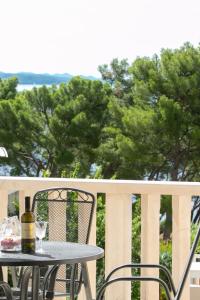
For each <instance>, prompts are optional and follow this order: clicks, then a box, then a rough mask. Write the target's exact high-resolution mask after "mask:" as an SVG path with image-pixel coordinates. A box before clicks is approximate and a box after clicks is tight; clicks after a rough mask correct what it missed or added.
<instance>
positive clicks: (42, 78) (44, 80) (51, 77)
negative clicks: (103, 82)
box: [0, 72, 97, 84]
mask: <svg viewBox="0 0 200 300" xmlns="http://www.w3.org/2000/svg"><path fill="white" fill-rule="evenodd" d="M10 77H17V78H18V81H19V84H59V83H62V82H67V81H69V80H70V79H71V78H72V77H73V76H72V75H70V74H68V73H64V74H48V73H44V74H36V73H30V72H20V73H4V72H0V78H1V79H6V78H10ZM81 77H83V78H86V79H91V80H95V79H97V78H95V77H93V76H88V77H87V76H81Z"/></svg>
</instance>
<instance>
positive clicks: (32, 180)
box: [0, 176, 200, 195]
mask: <svg viewBox="0 0 200 300" xmlns="http://www.w3.org/2000/svg"><path fill="white" fill-rule="evenodd" d="M50 186H51V187H53V186H55V187H61V186H62V187H63V186H68V187H69V186H70V187H78V188H80V189H83V190H84V189H85V190H90V191H93V192H101V193H117V194H120V193H121V194H125V193H127V194H131V193H135V194H164V195H167V194H169V195H185V194H188V195H200V182H175V181H143V180H110V179H80V178H77V179H74V178H41V177H14V176H1V177H0V189H3V190H24V189H25V190H27V189H30V190H40V189H44V188H48V187H50Z"/></svg>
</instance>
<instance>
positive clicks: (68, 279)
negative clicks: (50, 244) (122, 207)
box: [32, 188, 95, 299]
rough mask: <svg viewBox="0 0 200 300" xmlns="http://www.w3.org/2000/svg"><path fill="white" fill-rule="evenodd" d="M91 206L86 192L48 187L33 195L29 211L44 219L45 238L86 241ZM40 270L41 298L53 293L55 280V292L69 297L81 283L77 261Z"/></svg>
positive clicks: (91, 200) (50, 297)
mask: <svg viewBox="0 0 200 300" xmlns="http://www.w3.org/2000/svg"><path fill="white" fill-rule="evenodd" d="M94 206H95V197H94V195H93V194H91V193H89V192H86V191H83V190H78V189H75V188H50V189H46V190H42V191H39V192H37V193H36V194H35V195H34V198H33V204H32V211H33V212H34V214H35V217H36V220H43V221H47V222H48V230H47V236H46V239H48V240H59V241H61V240H62V241H68V242H79V243H82V244H87V243H88V242H89V236H90V231H91V224H92V217H93V213H94ZM58 269H59V270H58ZM42 272H43V275H44V278H43V281H42V285H41V289H42V290H43V295H44V298H45V297H48V299H52V298H53V297H54V286H55V283H56V287H55V290H56V291H55V295H56V296H64V295H70V297H71V298H70V299H75V297H76V296H77V295H78V294H79V292H80V289H81V285H82V270H81V266H80V264H75V265H70V266H62V267H61V268H58V266H54V267H50V268H49V269H48V270H46V269H44V270H42V269H41V273H42ZM55 278H56V282H55ZM58 285H60V288H59V286H58ZM59 289H60V290H61V291H59Z"/></svg>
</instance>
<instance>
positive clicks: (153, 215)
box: [140, 194, 160, 300]
mask: <svg viewBox="0 0 200 300" xmlns="http://www.w3.org/2000/svg"><path fill="white" fill-rule="evenodd" d="M159 214H160V195H159V194H154V195H153V194H145V195H141V262H142V263H154V264H157V263H159V246H160V244H159V233H160V221H159ZM158 274H159V273H158V270H152V269H144V270H142V275H143V276H158ZM140 298H141V299H142V300H152V299H154V300H158V299H159V286H158V284H157V283H142V284H141V296H140Z"/></svg>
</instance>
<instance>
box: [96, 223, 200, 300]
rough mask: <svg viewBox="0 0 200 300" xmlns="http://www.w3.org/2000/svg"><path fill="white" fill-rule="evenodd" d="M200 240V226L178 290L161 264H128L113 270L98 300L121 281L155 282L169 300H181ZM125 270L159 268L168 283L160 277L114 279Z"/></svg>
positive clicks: (100, 291) (101, 289)
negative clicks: (109, 288) (116, 274)
mask: <svg viewBox="0 0 200 300" xmlns="http://www.w3.org/2000/svg"><path fill="white" fill-rule="evenodd" d="M199 238H200V226H199V228H198V231H197V233H196V236H195V239H194V242H193V244H192V248H191V250H190V255H189V257H188V260H187V263H186V266H185V270H184V272H183V275H182V279H181V280H180V283H179V285H178V288H177V289H176V288H175V285H174V282H173V279H172V276H171V274H170V272H169V270H168V269H167V268H166V267H164V266H162V265H159V264H134V263H133V264H126V265H122V266H119V267H117V268H115V269H113V270H112V271H111V272H110V273H109V275H108V276H107V278H106V279H105V283H104V284H103V285H102V287H101V288H100V290H99V292H98V294H97V299H96V300H102V299H103V297H104V293H105V290H106V288H107V287H108V286H110V285H112V284H113V283H116V282H120V281H129V282H135V281H153V282H158V283H159V284H160V285H161V286H162V287H163V288H164V290H165V293H166V297H167V300H180V299H181V295H182V291H183V288H184V286H185V283H186V280H187V277H188V274H189V271H190V266H191V264H192V261H193V258H194V254H195V250H196V248H197V245H198V242H199ZM123 268H139V269H141V268H157V269H159V270H162V271H163V272H164V274H165V275H166V278H167V281H163V280H162V279H160V278H159V277H151V276H128V277H114V278H112V276H113V275H114V274H115V273H116V272H117V271H119V270H121V269H123Z"/></svg>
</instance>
